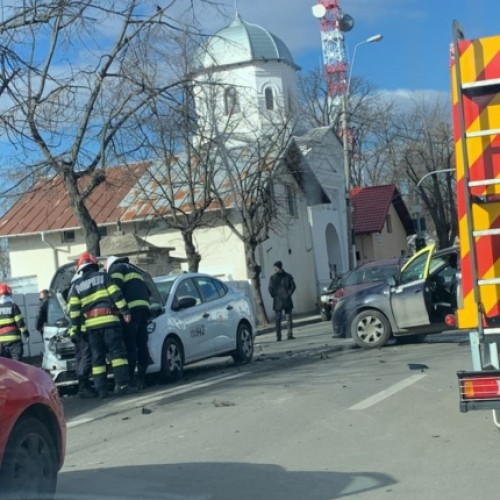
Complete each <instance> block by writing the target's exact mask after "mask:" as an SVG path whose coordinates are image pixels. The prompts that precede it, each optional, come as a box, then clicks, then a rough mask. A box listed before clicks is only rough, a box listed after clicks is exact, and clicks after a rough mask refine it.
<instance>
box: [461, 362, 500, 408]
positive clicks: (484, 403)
mask: <svg viewBox="0 0 500 500" xmlns="http://www.w3.org/2000/svg"><path fill="white" fill-rule="evenodd" d="M457 375H458V380H459V388H460V409H461V410H462V411H468V410H480V409H489V408H493V409H495V408H500V372H498V371H491V372H458V373H457Z"/></svg>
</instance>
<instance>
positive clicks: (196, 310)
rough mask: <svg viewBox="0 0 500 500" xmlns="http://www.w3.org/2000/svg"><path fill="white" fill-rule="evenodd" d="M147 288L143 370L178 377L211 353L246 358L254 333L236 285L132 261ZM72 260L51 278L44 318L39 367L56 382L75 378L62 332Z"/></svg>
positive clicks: (248, 308) (250, 313) (249, 355)
mask: <svg viewBox="0 0 500 500" xmlns="http://www.w3.org/2000/svg"><path fill="white" fill-rule="evenodd" d="M136 270H137V271H138V272H140V273H141V274H142V276H143V277H144V279H145V280H146V283H147V285H148V288H149V290H150V292H151V317H152V318H151V322H150V324H149V352H150V356H151V359H152V361H153V363H152V364H151V365H150V366H149V367H148V370H147V373H158V372H161V373H162V374H163V376H164V378H165V379H167V380H169V381H175V380H179V379H180V378H181V377H182V373H183V368H184V366H185V365H187V364H189V363H194V362H196V361H200V360H202V359H206V358H209V357H212V356H225V355H231V356H232V357H233V359H234V360H235V361H236V362H239V363H248V362H250V361H251V359H252V356H253V349H254V338H255V334H256V331H257V330H256V323H255V315H254V314H253V309H252V305H251V302H250V300H249V299H248V297H246V295H245V294H244V293H243V292H241V291H240V290H238V289H236V288H234V287H231V286H229V285H228V284H227V283H224V282H222V281H220V280H219V279H217V278H214V277H212V276H209V275H206V274H200V273H184V274H175V275H170V276H165V277H159V278H155V279H154V281H153V280H152V278H151V277H150V276H149V274H148V273H146V272H145V271H143V270H142V269H140V268H137V267H136ZM74 273H75V264H66V265H64V266H62V267H60V268H59V269H58V270H57V272H56V274H55V276H54V278H53V279H52V282H51V285H50V292H49V302H48V323H47V325H46V326H45V327H44V332H43V338H44V344H45V350H44V354H43V361H42V367H43V369H44V370H46V371H47V372H49V373H50V374H51V376H52V379H53V380H54V383H55V384H56V386H58V387H59V388H61V387H65V386H74V385H76V384H78V380H77V377H76V373H75V359H74V356H75V348H74V345H73V343H72V342H71V341H70V339H69V337H68V335H67V329H68V325H69V320H68V316H67V314H66V313H65V309H66V296H67V293H68V291H69V287H70V285H71V279H72V277H73V275H74Z"/></svg>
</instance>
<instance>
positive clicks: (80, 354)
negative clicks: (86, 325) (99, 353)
mask: <svg viewBox="0 0 500 500" xmlns="http://www.w3.org/2000/svg"><path fill="white" fill-rule="evenodd" d="M75 371H76V376H77V377H78V380H79V381H80V382H83V381H87V380H88V379H89V377H90V373H91V372H92V353H91V351H90V344H89V343H88V342H87V341H86V340H80V342H77V343H76V344H75Z"/></svg>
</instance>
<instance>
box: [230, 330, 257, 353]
mask: <svg viewBox="0 0 500 500" xmlns="http://www.w3.org/2000/svg"><path fill="white" fill-rule="evenodd" d="M231 356H232V357H233V359H234V361H235V362H236V363H250V361H251V360H252V357H253V334H252V329H251V328H250V326H249V325H247V324H246V323H242V324H240V325H239V326H238V331H237V332H236V350H235V351H234V352H233V353H232V354H231Z"/></svg>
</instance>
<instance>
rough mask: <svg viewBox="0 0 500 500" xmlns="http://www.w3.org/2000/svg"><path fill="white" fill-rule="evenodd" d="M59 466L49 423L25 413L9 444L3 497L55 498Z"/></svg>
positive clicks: (4, 466) (39, 499)
mask: <svg viewBox="0 0 500 500" xmlns="http://www.w3.org/2000/svg"><path fill="white" fill-rule="evenodd" d="M58 470H59V460H58V457H57V451H56V445H55V440H54V438H53V437H52V435H51V434H50V432H49V430H48V429H47V427H46V425H45V424H44V423H43V422H41V421H40V420H39V419H37V418H35V417H21V419H20V420H19V421H18V422H17V423H16V425H15V426H14V428H13V430H12V433H11V435H10V437H9V440H8V442H7V446H6V448H5V455H4V459H3V464H2V470H1V471H0V477H1V490H2V493H1V494H0V497H1V498H30V499H37V500H51V499H52V498H54V494H55V491H56V487H57V473H58ZM3 495H5V497H4V496H3Z"/></svg>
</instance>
